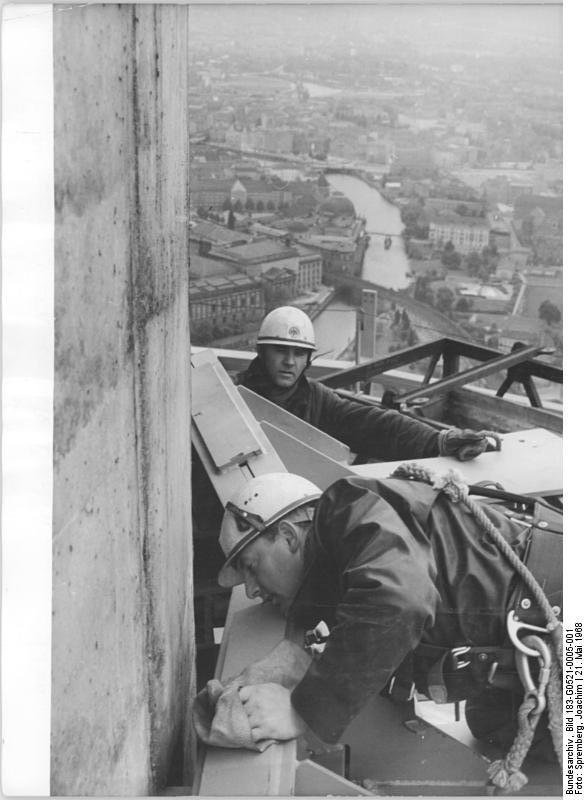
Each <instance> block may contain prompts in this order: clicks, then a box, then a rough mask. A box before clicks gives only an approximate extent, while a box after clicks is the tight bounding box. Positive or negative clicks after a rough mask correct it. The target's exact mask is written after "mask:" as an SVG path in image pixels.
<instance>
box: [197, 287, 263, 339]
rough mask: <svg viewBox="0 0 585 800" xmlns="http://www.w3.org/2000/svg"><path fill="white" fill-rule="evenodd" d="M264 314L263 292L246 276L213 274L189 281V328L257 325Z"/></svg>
mask: <svg viewBox="0 0 585 800" xmlns="http://www.w3.org/2000/svg"><path fill="white" fill-rule="evenodd" d="M263 315H264V290H263V288H262V284H261V283H260V281H258V280H257V279H256V278H250V277H248V276H247V275H213V276H210V277H207V278H190V279H189V317H190V321H191V327H192V328H193V327H195V326H196V325H198V324H199V323H201V322H203V321H205V322H211V323H213V324H216V325H226V324H228V323H234V322H235V323H247V322H256V321H257V320H260V319H261V318H262V317H263Z"/></svg>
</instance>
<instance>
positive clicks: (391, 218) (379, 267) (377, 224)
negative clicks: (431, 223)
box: [327, 174, 409, 289]
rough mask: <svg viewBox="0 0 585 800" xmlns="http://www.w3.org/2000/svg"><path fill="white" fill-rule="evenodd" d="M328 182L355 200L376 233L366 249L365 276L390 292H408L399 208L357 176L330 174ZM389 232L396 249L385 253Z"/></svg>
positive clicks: (368, 225) (392, 248) (353, 201)
mask: <svg viewBox="0 0 585 800" xmlns="http://www.w3.org/2000/svg"><path fill="white" fill-rule="evenodd" d="M327 180H328V182H329V185H330V186H331V188H332V189H335V190H337V191H339V192H342V193H343V194H344V195H345V196H346V197H348V198H349V199H350V200H351V202H352V203H353V204H354V206H355V210H356V213H357V214H358V216H360V217H365V219H366V230H368V231H373V232H374V233H373V234H372V235H371V238H370V246H369V247H368V249H367V250H366V255H365V258H364V267H363V271H362V277H363V278H365V279H366V280H368V281H372V283H377V284H378V285H379V286H385V287H387V288H389V289H404V288H405V287H406V286H408V284H409V279H408V277H407V272H408V258H407V257H406V253H405V251H404V242H403V240H402V237H401V236H400V234H401V233H402V230H403V228H404V225H403V224H402V220H401V219H400V211H399V209H398V208H397V207H396V206H393V205H391V204H390V203H388V202H386V200H384V198H383V197H382V196H381V195H380V193H379V192H378V191H377V190H376V189H372V187H371V186H368V184H367V183H365V182H364V181H362V180H360V179H359V178H354V177H353V175H335V174H333V175H327ZM376 231H377V232H378V234H376V233H375V232H376ZM388 233H389V234H392V247H391V248H390V249H389V250H385V249H384V236H383V235H380V234H388Z"/></svg>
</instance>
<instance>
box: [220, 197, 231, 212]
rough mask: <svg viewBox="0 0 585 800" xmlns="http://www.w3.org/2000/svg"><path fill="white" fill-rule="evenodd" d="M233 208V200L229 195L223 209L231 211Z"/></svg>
mask: <svg viewBox="0 0 585 800" xmlns="http://www.w3.org/2000/svg"><path fill="white" fill-rule="evenodd" d="M231 208H232V201H231V200H230V198H229V197H226V199H225V200H224V201H223V203H222V206H221V210H222V211H231Z"/></svg>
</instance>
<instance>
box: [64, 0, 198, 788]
mask: <svg viewBox="0 0 585 800" xmlns="http://www.w3.org/2000/svg"><path fill="white" fill-rule="evenodd" d="M186 15H187V7H186V6H178V5H168V6H167V5H140V6H139V5H103V6H86V7H75V6H68V7H65V6H63V7H59V6H56V7H55V8H54V92H55V210H56V217H55V409H54V528H53V535H54V542H53V581H54V588H53V659H52V714H51V793H52V794H60V795H71V794H75V795H91V794H94V795H144V794H152V793H154V792H156V791H157V790H158V789H159V788H161V787H162V786H164V785H166V783H167V780H169V779H170V776H169V765H170V761H171V758H172V757H173V753H174V752H175V751H176V749H177V747H180V745H181V742H182V735H183V729H184V726H185V718H186V712H187V708H188V700H189V690H190V688H191V687H190V682H191V679H192V678H191V676H192V671H193V662H194V644H193V642H194V635H193V634H194V631H193V624H194V623H193V601H192V596H193V589H192V544H191V521H190V520H191V515H190V510H191V509H190V485H189V474H190V463H189V459H190V433H189V431H190V402H189V395H190V390H189V386H190V383H189V379H190V376H189V325H188V286H187V222H186V220H187V205H186V204H187V177H188V138H187V137H188V129H187V88H186V77H187V72H186V71H187V52H186V45H187V42H186V37H187V16H186ZM172 780H173V781H174V782H177V776H176V775H173V776H172ZM179 782H180V781H179Z"/></svg>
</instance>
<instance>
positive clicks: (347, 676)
mask: <svg viewBox="0 0 585 800" xmlns="http://www.w3.org/2000/svg"><path fill="white" fill-rule="evenodd" d="M399 470H401V471H402V474H403V475H404V477H399V478H396V477H392V478H390V479H386V480H377V479H370V478H362V477H348V478H343V479H341V480H338V481H336V482H335V483H333V484H332V485H331V486H330V487H329V488H328V489H327V490H326V491H325V492H323V493H321V491H320V490H319V489H318V488H317V487H316V486H315V485H314V484H312V483H311V482H310V481H308V480H306V479H305V478H302V477H300V476H297V475H292V474H290V473H272V474H267V475H261V476H258V477H256V478H254V479H252V480H251V481H250V482H249V483H248V484H247V485H246V486H245V487H243V488H242V489H240V490H239V491H238V492H237V493H236V494H235V496H234V498H233V500H232V501H231V502H229V503H228V504H227V505H226V510H225V513H224V517H223V522H222V527H221V532H220V538H219V541H220V545H221V548H222V550H223V552H224V554H225V556H226V560H225V563H224V565H223V567H222V568H221V571H220V573H219V583H220V584H221V585H222V586H225V587H229V586H234V585H236V584H240V583H243V584H245V588H246V593H247V595H248V597H250V598H259V599H261V600H262V601H264V602H271V603H273V604H275V605H276V606H278V607H279V608H280V610H281V611H282V612H283V613H284V614H285V615H286V616H287V618H288V620H289V622H290V623H293V625H292V626H291V625H289V626H288V627H287V630H291V629H293V628H296V629H297V630H298V629H300V630H303V631H306V630H309V631H311V632H312V633H311V636H312V637H313V640H315V639H316V640H319V639H323V643H322V645H321V647H320V649H321V650H322V652H321V653H320V654H319V655H316V656H314V657H311V656H309V655H308V654H307V652H306V651H305V650H304V649H303V648H302V647H301V646H299V645H296V644H293V643H292V642H290V641H284V642H282V643H281V644H280V645H279V646H278V647H277V648H276V649H275V650H274V651H273V653H272V654H270V655H269V656H267V657H266V658H265V659H263V660H261V661H259V662H257V663H256V664H252V665H251V666H250V667H249V668H248V669H247V670H245V672H244V673H243V674H242V675H241V676H239V678H238V679H237V680H238V683H239V685H240V686H241V688H240V689H239V694H240V698H241V700H242V702H243V704H244V708H245V710H246V713H247V714H248V718H249V722H250V726H251V730H252V736H253V737H254V739H255V740H257V741H260V740H262V739H277V740H278V739H282V740H284V739H289V738H295V737H297V736H299V735H301V734H302V735H304V736H305V737H306V738H308V739H309V742H312V743H314V742H319V741H320V742H326V743H334V742H336V741H338V740H339V738H340V737H341V736H342V734H343V731H344V730H345V728H346V727H347V726H348V725H349V723H350V722H351V721H352V719H353V718H354V717H355V716H356V715H357V714H358V713H359V711H360V710H361V709H362V708H363V707H364V705H365V704H366V702H367V701H368V700H369V698H370V697H371V696H372V695H373V694H375V693H377V692H380V691H381V690H382V689H384V687H386V686H388V684H389V681H390V679H391V678H392V677H393V676H394V677H395V680H398V682H399V683H400V684H401V685H402V687H403V688H404V687H405V686H409V687H410V688H411V689H412V688H413V685H416V688H417V689H418V690H419V691H421V692H424V693H426V694H427V695H429V696H430V697H431V698H432V699H435V700H436V701H437V702H453V701H456V700H457V701H458V700H462V699H465V698H476V699H477V698H483V703H481V704H480V705H481V707H482V708H483V709H484V711H485V713H489V715H490V721H488V722H487V723H486V722H485V721H484V720H483V719H481V718H479V719H478V708H479V707H480V706H479V705H478V704H477V703H476V704H475V706H474V708H475V711H474V712H473V714H471V717H470V720H468V722H470V727H471V729H472V732H479V733H480V734H481V735H482V736H485V737H486V738H491V741H492V742H495V743H498V744H499V745H500V746H502V747H504V746H505V747H507V746H509V745H510V743H511V739H512V738H513V737H514V735H515V733H516V725H515V724H514V725H512V726H510V725H509V724H508V725H507V727H506V722H507V721H506V719H505V717H507V716H509V715H510V708H512V710H515V709H516V708H517V707H518V705H519V703H520V701H521V700H522V696H523V695H524V699H525V700H526V697H527V696H528V695H527V692H529V690H530V692H532V693H533V694H534V695H535V696H536V694H535V690H534V686H532V684H531V681H532V680H535V681H536V683H537V687H536V688H537V689H538V690H540V689H543V687H542V686H540V685H539V684H538V679H536V678H534V679H533V678H532V672H531V670H530V669H529V667H530V665H531V662H532V661H534V662H535V664H538V665H539V666H540V667H543V663H542V662H543V661H546V657H545V656H546V652H548V653H549V655H550V650H551V648H553V649H554V647H555V644H554V642H551V638H552V637H551V636H549V632H550V631H549V628H550V629H552V628H553V627H555V626H558V625H559V623H558V619H557V617H556V616H554V615H555V614H557V615H558V613H559V610H558V609H555V610H554V612H551V611H550V606H548V611H545V612H543V613H545V614H548V617H547V619H549V623H550V619H552V620H553V623H552V624H549V628H547V627H542V623H540V624H539V625H537V626H535V627H537V628H538V629H539V630H541V629H542V630H543V631H544V632H541V634H540V638H539V639H538V642H539V644H538V648H539V649H537V651H536V652H537V655H538V658H536V659H532V658H531V657H529V656H526V655H525V654H524V655H522V651H520V650H519V649H518V648H517V647H515V646H514V645H515V644H516V643H517V642H520V632H521V633H530V632H531V631H532V629H531V628H530V626H529V625H528V623H526V625H524V623H523V622H522V619H521V617H520V618H519V617H517V616H516V615H515V612H514V611H513V610H514V609H515V608H516V607H517V608H520V607H521V608H522V609H524V608H529V607H530V604H531V603H532V612H534V611H535V609H536V606H537V603H536V601H535V600H534V596H535V595H533V594H531V593H532V592H533V591H536V589H535V587H534V586H532V588H527V587H530V586H531V584H530V583H525V581H528V580H529V577H526V575H523V572H526V567H525V565H523V563H522V561H521V558H522V557H523V556H524V554H525V551H526V550H527V547H528V543H529V542H534V540H533V537H534V536H536V534H537V533H538V532H539V531H541V530H542V529H543V528H541V527H540V526H538V525H536V524H535V526H534V527H531V526H530V525H528V524H527V523H526V519H525V517H523V518H522V519H515V518H510V516H508V515H507V514H505V513H503V510H502V507H501V506H496V505H494V504H493V503H491V504H490V503H487V502H482V503H481V504H479V503H478V502H477V501H472V500H471V499H470V498H469V496H468V495H467V493H466V487H464V485H463V484H462V483H460V481H458V479H457V475H456V473H453V474H452V475H451V477H449V478H448V479H447V480H444V481H443V482H442V485H441V482H440V481H439V482H438V483H437V482H436V486H433V485H429V483H428V482H424V481H426V480H428V479H429V477H430V476H428V474H425V473H424V471H423V470H422V468H421V467H412V465H411V466H410V467H409V466H408V465H404V466H403V467H401V468H399ZM421 474H422V477H421ZM413 476H414V477H416V478H419V480H412V477H413ZM407 478H411V479H410V480H409V479H407ZM439 486H441V488H439ZM457 501H459V502H457ZM478 506H481V508H480V510H481V511H482V512H483V515H484V518H480V517H478V515H477V508H478ZM537 516H538V514H537V513H536V511H535V518H536V517H537ZM486 520H487V521H486ZM547 524H548V523H547ZM494 530H495V533H494ZM550 530H551V527H550V526H549V533H550ZM547 541H548V540H547ZM554 541H555V542H557V541H560V537H559V538H558V540H557V539H555V540H554ZM502 542H504V545H502ZM506 547H507V548H508V551H510V552H511V555H510V554H508V555H506V554H503V553H502V548H504V549H505V548H506ZM531 547H532V548H534V547H536V545H535V544H534V543H532V544H531ZM508 559H510V560H508ZM515 561H517V562H518V563H517V564H515V563H514V562H515ZM544 563H545V564H546V563H547V559H544ZM557 567H558V569H556V568H557ZM547 569H548V570H549V571H550V572H551V573H552V572H554V571H555V569H556V573H557V574H556V576H551V575H550V574H549V575H548V576H547V578H546V579H545V581H544V583H546V584H547V586H548V590H550V592H551V593H552V594H551V598H552V600H551V602H552V601H554V603H559V601H560V592H561V585H562V584H561V582H560V565H559V564H547ZM527 574H528V575H529V576H530V575H531V574H530V573H527ZM530 579H532V580H534V578H533V577H530ZM553 594H554V597H552V595H553ZM527 598H532V599H531V601H529V600H528V599H527ZM538 602H541V601H538ZM546 603H548V599H547V600H546ZM511 610H512V611H513V613H512V616H510V611H511ZM519 613H522V612H519ZM551 615H552V616H551ZM534 619H535V618H534V617H531V620H532V621H534ZM559 630H560V629H559ZM559 630H557V629H556V627H555V639H554V641H557V642H558V641H560V632H559ZM320 631H321V632H322V633H321V635H319V632H320ZM323 631H324V632H325V633H323ZM327 631H328V633H329V635H328V638H325V634H326V633H327ZM533 635H534V634H533ZM510 637H511V638H510ZM524 641H525V642H528V639H525V640H524ZM513 643H514V644H513ZM520 645H521V642H520ZM541 645H542V647H541ZM530 647H531V648H533V647H536V644H531V645H530ZM313 649H314V648H313ZM545 649H546V651H545ZM554 655H555V654H554V653H553V656H554ZM529 662H530V663H529ZM547 664H548V667H550V664H549V662H548V661H547ZM545 666H546V664H545ZM522 667H525V668H526V669H523V668H522ZM548 667H547V668H548ZM519 673H520V676H519ZM537 674H538V672H537ZM542 674H544V673H542ZM547 674H548V673H547ZM520 677H522V678H523V681H524V683H523V682H522V681H521V680H520ZM542 680H544V678H542ZM543 691H544V689H543ZM530 697H531V698H532V695H530ZM539 697H540V698H541V700H542V699H543V698H544V694H543V693H542V692H541V693H540V694H539ZM494 698H495V700H497V701H499V706H498V707H495V706H496V705H498V704H497V703H494V702H492V700H494ZM516 698H517V699H516ZM498 708H499V711H498ZM537 711H538V709H536V707H535V709H534V715H536V713H537ZM541 712H542V707H541V708H540V711H538V714H540V713H541ZM498 715H499V716H498ZM502 715H503V717H502ZM534 715H533V716H532V717H531V719H532V721H533V722H534V720H535V716H534ZM500 717H502V718H500ZM551 718H552V717H551ZM543 719H544V717H542V718H541V719H540V723H539V725H538V727H536V725H534V726H533V727H536V737H535V741H536V739H539V738H540V739H541V742H540V745H539V746H540V747H544V749H545V751H551V752H552V750H551V748H550V738H549V737H548V732H547V731H546V729H545V726H544V724H543ZM498 720H499V728H498ZM553 722H554V725H555V726H557V727H558V731H559V733H560V731H561V716H560V712H559V715H558V716H557V718H556V719H554V720H553ZM500 729H501V730H500ZM551 730H552V729H551ZM555 730H556V728H555ZM532 734H534V730H533V731H532ZM560 736H561V738H560V741H561V743H562V734H560ZM498 737H499V738H498ZM543 743H544V744H543ZM561 748H562V744H561ZM526 749H528V748H526Z"/></svg>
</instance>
